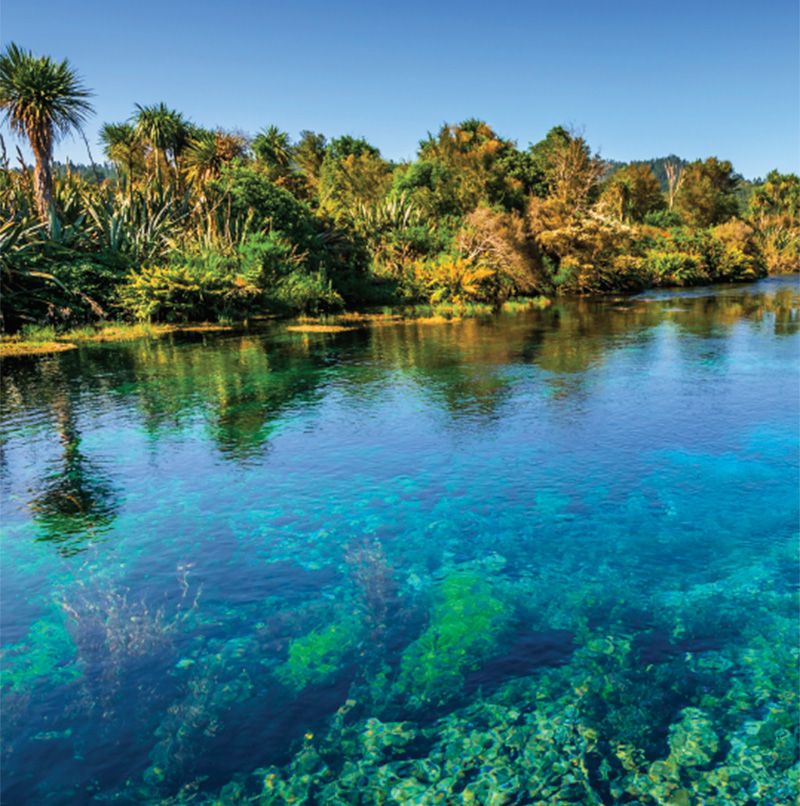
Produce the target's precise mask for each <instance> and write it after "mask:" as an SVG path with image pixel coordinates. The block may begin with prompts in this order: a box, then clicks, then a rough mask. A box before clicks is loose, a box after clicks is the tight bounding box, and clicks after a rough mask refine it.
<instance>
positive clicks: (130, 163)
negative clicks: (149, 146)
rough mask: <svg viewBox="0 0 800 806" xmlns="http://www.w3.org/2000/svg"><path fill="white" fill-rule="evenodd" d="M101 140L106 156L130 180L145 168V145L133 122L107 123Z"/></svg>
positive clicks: (101, 131)
mask: <svg viewBox="0 0 800 806" xmlns="http://www.w3.org/2000/svg"><path fill="white" fill-rule="evenodd" d="M100 142H101V143H102V144H103V152H104V153H105V155H106V158H107V159H109V160H111V162H113V163H114V165H115V166H116V167H117V170H118V171H119V172H120V173H123V174H124V175H125V176H126V177H127V178H128V179H129V180H130V179H132V178H133V177H134V176H135V175H136V174H137V173H139V172H141V171H142V170H143V169H144V159H145V145H144V143H143V142H142V139H141V138H140V137H139V135H138V134H137V132H136V128H135V127H134V126H133V124H132V123H105V124H103V127H102V128H101V129H100Z"/></svg>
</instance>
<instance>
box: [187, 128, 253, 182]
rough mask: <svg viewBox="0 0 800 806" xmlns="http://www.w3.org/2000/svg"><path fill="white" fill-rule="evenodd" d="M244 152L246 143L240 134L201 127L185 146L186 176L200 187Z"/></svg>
mask: <svg viewBox="0 0 800 806" xmlns="http://www.w3.org/2000/svg"><path fill="white" fill-rule="evenodd" d="M245 153H246V143H245V140H244V138H243V137H242V136H241V135H238V134H234V133H232V132H225V131H222V130H221V129H218V130H217V131H208V130H205V129H201V130H199V131H197V132H196V133H195V135H194V137H192V139H191V140H190V141H189V145H188V147H187V148H186V153H185V156H184V169H185V173H186V178H187V179H188V180H189V182H190V183H192V184H193V185H195V186H196V187H199V188H202V187H203V186H204V185H205V184H206V183H207V182H210V181H211V180H212V179H216V178H217V177H218V176H219V175H220V173H221V172H222V168H223V166H224V165H226V164H227V163H229V162H232V161H233V160H235V159H239V158H241V157H243V156H244V155H245Z"/></svg>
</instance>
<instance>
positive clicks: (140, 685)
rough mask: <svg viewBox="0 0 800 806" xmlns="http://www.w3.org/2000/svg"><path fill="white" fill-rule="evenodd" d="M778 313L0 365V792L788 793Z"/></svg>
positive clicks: (774, 797)
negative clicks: (0, 744)
mask: <svg viewBox="0 0 800 806" xmlns="http://www.w3.org/2000/svg"><path fill="white" fill-rule="evenodd" d="M799 303H800V287H799V286H798V283H797V280H796V279H772V280H767V281H763V282H761V283H758V284H754V285H750V286H737V287H725V288H716V289H701V290H693V291H676V292H657V293H651V294H644V295H642V296H640V297H635V298H619V299H612V300H604V301H591V302H588V301H569V302H563V303H562V302H558V303H555V304H553V305H552V306H550V307H549V308H547V309H544V310H536V311H523V312H519V313H515V314H511V313H507V314H501V315H499V316H496V317H488V318H484V319H472V320H464V321H457V322H445V323H431V322H383V323H380V322H376V323H373V324H371V325H369V326H362V327H359V328H357V329H354V330H350V331H346V332H340V333H298V332H289V331H287V330H286V325H285V324H284V323H276V324H272V325H269V326H268V327H265V328H263V329H261V330H257V331H252V330H251V331H249V332H246V333H222V334H213V335H209V334H203V335H201V334H174V335H172V336H166V337H162V338H161V339H158V340H142V341H132V342H127V343H117V344H109V345H90V346H86V347H83V348H81V349H78V350H74V351H71V352H66V353H61V354H55V355H51V356H44V357H37V358H29V359H13V360H12V359H8V360H6V361H5V362H4V364H3V367H2V369H3V397H2V418H1V419H0V429H1V435H2V453H1V454H0V460H1V462H2V465H1V466H2V493H3V498H2V502H3V506H2V516H3V517H2V564H1V568H2V588H1V589H0V592H1V594H2V602H1V603H2V611H1V612H2V644H3V655H2V663H3V677H2V693H3V700H2V741H3V762H2V801H3V803H4V804H9V805H10V804H45V805H46V804H82V803H93V804H94V803H115V804H140V803H163V804H175V803H196V804H200V803H259V804H261V803H264V804H272V803H276V804H282V803H309V804H323V803H324V804H349V803H353V804H357V803H365V804H366V803H376V804H384V803H386V804H389V803H411V804H429V803H431V804H432V803H459V804H460V803H464V804H470V803H472V804H505V803H508V804H518V803H519V804H521V803H540V804H554V803H559V804H560V803H587V804H601V803H637V804H656V803H670V804H686V805H687V806H688V804H700V803H704V804H706V803H707V804H789V803H792V802H794V798H795V797H796V794H797V781H798V769H797V756H798V737H797V726H798V718H797V717H798V711H797V708H798V700H797V693H798V682H799V681H798V652H797V636H798V609H797V608H798V605H797V594H798V578H799V575H798V556H797V548H798V542H797V531H798V496H799V494H798V428H799V419H798V418H799V417H800V405H799V399H800V369H799V367H800V361H799V359H798V357H799V356H800V334H799V332H798V331H799V329H800V313H799V312H798V305H799Z"/></svg>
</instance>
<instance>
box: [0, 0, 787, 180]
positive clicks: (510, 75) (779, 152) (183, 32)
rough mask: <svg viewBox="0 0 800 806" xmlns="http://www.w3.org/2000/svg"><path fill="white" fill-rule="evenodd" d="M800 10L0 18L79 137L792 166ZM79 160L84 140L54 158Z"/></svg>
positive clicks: (277, 11) (5, 6) (67, 8)
mask: <svg viewBox="0 0 800 806" xmlns="http://www.w3.org/2000/svg"><path fill="white" fill-rule="evenodd" d="M799 16H800V14H799V12H798V2H797V0H758V2H756V1H755V0H672V2H670V3H660V2H655V0H635V1H634V0H605V2H601V0H594V1H593V2H587V1H586V0H572V2H565V1H563V0H562V1H561V2H559V0H547V2H540V1H539V0H528V2H509V1H508V0H507V2H494V3H493V2H489V1H488V0H482V2H477V3H476V2H472V0H461V2H450V0H427V2H418V1H417V0H396V1H395V2H384V1H383V0H371V2H362V0H328V1H327V2H318V1H316V0H315V1H314V2H307V1H304V0H281V1H280V2H272V0H262V2H256V1H255V0H216V1H215V2H210V0H158V1H155V0H102V1H101V0H72V1H70V0H2V2H1V3H0V37H1V38H2V41H3V43H4V44H5V43H7V42H9V41H16V42H17V43H18V44H20V45H22V46H23V47H26V48H29V49H31V50H33V51H35V52H37V53H47V54H50V55H52V56H54V57H57V58H63V57H67V58H69V60H70V61H71V62H72V63H73V65H74V66H75V67H76V68H77V70H78V71H79V72H80V74H81V75H82V76H83V78H84V80H85V82H86V83H87V84H88V86H90V87H91V88H92V89H93V90H94V91H95V93H96V96H95V98H94V105H95V108H96V110H97V114H96V116H95V117H94V118H93V119H92V121H91V122H90V124H89V126H87V134H88V136H89V139H90V141H91V142H92V144H93V146H94V147H95V150H96V154H99V147H97V146H96V140H97V130H98V128H99V126H100V124H101V123H102V122H104V121H115V120H122V119H125V118H127V117H128V116H130V114H131V112H132V110H133V105H134V103H136V102H139V103H154V102H158V101H162V100H163V101H165V102H166V103H168V104H169V105H171V106H174V107H176V108H177V109H179V110H181V111H182V112H183V113H184V114H186V115H187V116H188V117H190V118H191V119H192V120H194V121H195V122H197V123H199V124H202V125H204V126H223V127H226V128H236V129H239V130H243V131H245V132H250V133H253V132H255V131H257V130H258V129H260V128H262V127H263V126H265V125H268V124H270V123H275V124H277V125H278V126H280V127H281V128H283V129H285V130H287V131H289V132H290V133H291V134H292V136H293V137H295V136H297V134H298V133H299V131H300V130H301V129H314V130H316V131H321V132H324V133H325V134H327V135H328V136H331V135H339V134H345V133H349V134H354V135H360V136H364V137H366V138H367V139H368V140H370V141H371V142H373V143H374V144H375V145H377V146H378V147H379V148H380V149H381V151H382V152H383V154H384V155H385V156H387V157H389V158H393V159H403V158H408V157H411V156H413V154H414V152H415V150H416V147H417V143H418V141H419V140H420V138H421V137H423V136H424V135H425V133H426V132H427V131H432V130H435V129H436V128H438V126H439V125H440V124H441V123H442V122H444V121H448V122H455V121H458V120H461V119H464V118H466V117H480V118H484V119H486V120H487V121H488V122H489V123H490V124H491V125H492V126H493V127H494V128H495V130H497V131H498V132H499V133H500V134H501V135H503V136H505V137H510V138H512V139H514V140H516V141H517V142H518V143H519V144H520V145H521V146H526V145H527V144H528V143H530V142H535V141H537V140H539V139H541V137H542V136H543V135H544V134H545V132H546V131H547V130H548V129H549V128H550V127H551V126H553V125H555V124H559V123H561V124H571V125H573V126H575V127H577V128H579V129H581V130H582V131H583V132H584V134H585V136H586V137H587V138H588V140H589V142H590V143H591V145H592V146H593V147H594V148H596V149H599V150H600V152H601V153H602V155H603V156H605V157H607V158H612V159H621V160H630V159H644V158H647V157H651V156H663V155H666V154H668V153H670V152H674V153H676V154H679V155H680V156H683V157H685V158H687V159H694V158H698V157H705V156H709V155H717V156H719V157H723V158H726V159H730V160H731V161H732V162H733V163H734V166H735V167H736V169H737V170H738V171H740V172H741V173H742V174H744V175H745V176H747V177H755V176H760V175H764V174H765V173H766V172H767V171H768V170H769V169H770V168H773V167H777V168H779V169H781V170H784V171H797V170H798V167H799V166H800V97H799V96H800V78H799V77H798V76H799V73H800V65H799V64H798V50H800V46H799V45H798V42H799V41H800V30H799V29H800V21H799ZM66 155H69V156H70V157H72V158H73V159H75V160H76V161H84V162H85V161H86V157H85V149H84V146H83V144H82V143H81V142H80V141H75V140H73V141H69V140H68V141H65V142H64V143H63V144H62V145H61V146H60V147H59V148H58V152H57V156H59V157H60V158H63V157H64V156H66Z"/></svg>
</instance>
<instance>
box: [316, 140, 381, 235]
mask: <svg viewBox="0 0 800 806" xmlns="http://www.w3.org/2000/svg"><path fill="white" fill-rule="evenodd" d="M390 185H391V166H390V165H389V163H388V162H386V160H384V159H383V158H382V157H381V154H380V151H378V149H377V148H375V146H373V145H370V144H369V143H368V142H367V141H366V140H363V139H361V138H357V137H351V136H349V135H346V136H344V137H338V138H336V139H334V140H331V142H330V144H329V145H328V148H327V149H326V151H325V157H324V159H323V160H322V167H321V169H320V182H319V197H320V207H321V209H322V210H323V211H324V212H326V213H328V214H329V215H331V216H332V217H333V218H334V220H336V221H337V222H341V221H344V220H347V219H350V218H352V215H353V213H354V212H355V211H356V210H357V209H358V207H359V205H362V204H374V203H376V202H378V201H380V200H381V199H383V198H385V197H386V194H387V193H388V191H389V187H390Z"/></svg>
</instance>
